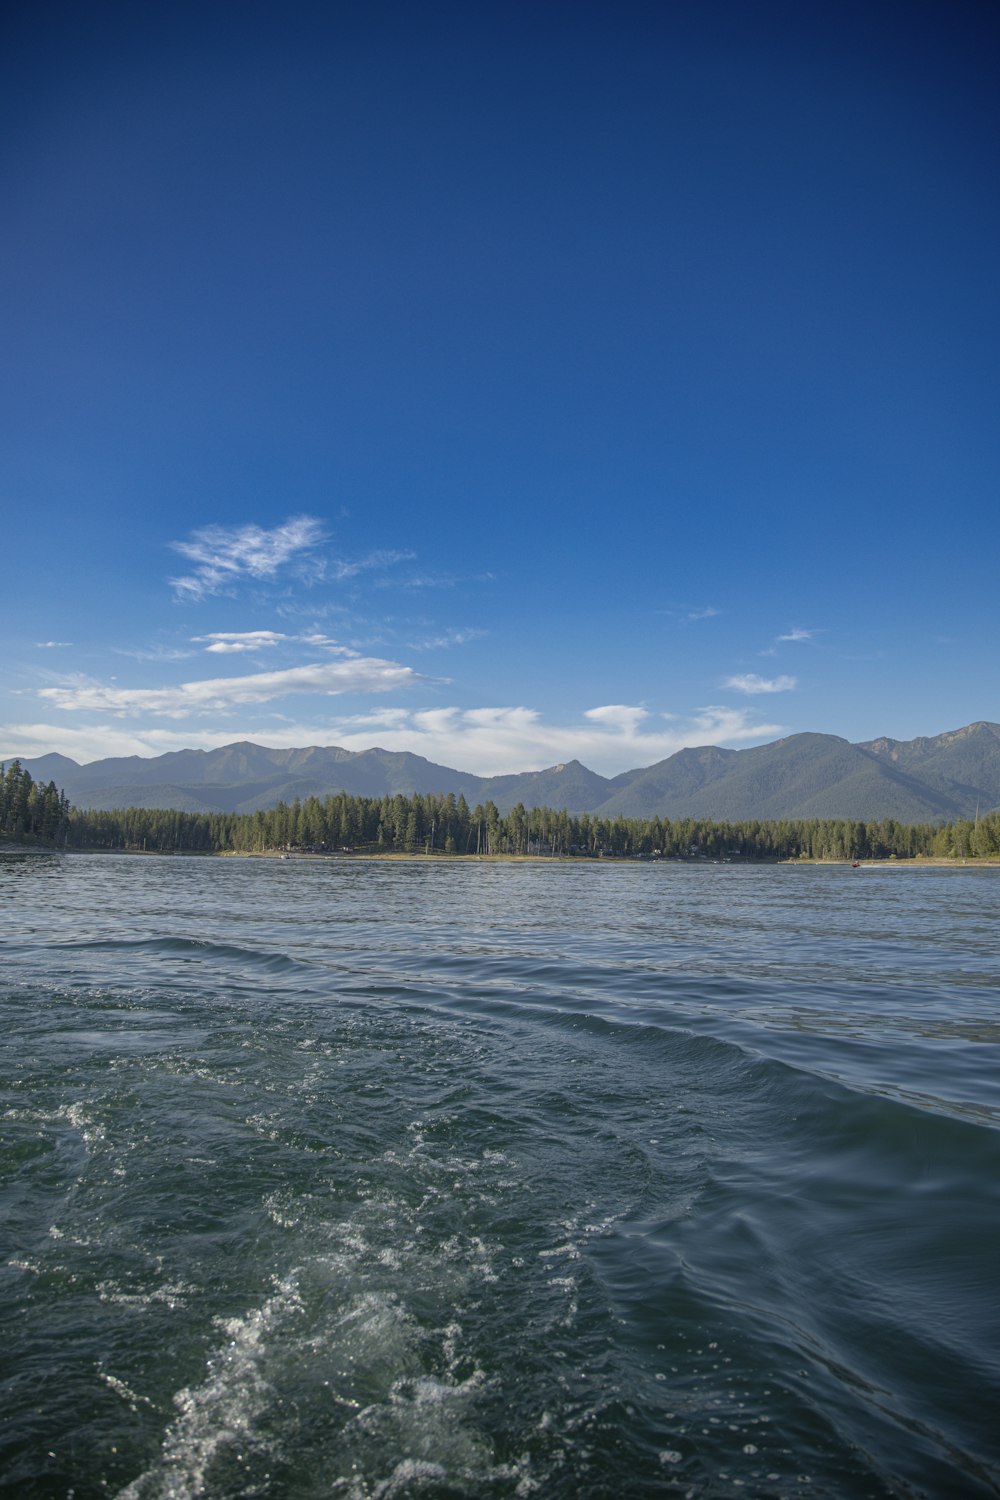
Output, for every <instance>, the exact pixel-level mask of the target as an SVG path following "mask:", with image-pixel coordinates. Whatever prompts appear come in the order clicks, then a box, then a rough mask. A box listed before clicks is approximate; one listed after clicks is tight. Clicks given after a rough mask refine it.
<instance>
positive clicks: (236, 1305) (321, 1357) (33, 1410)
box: [0, 854, 1000, 1500]
mask: <svg viewBox="0 0 1000 1500" xmlns="http://www.w3.org/2000/svg"><path fill="white" fill-rule="evenodd" d="M998 915H1000V870H980V869H948V870H914V871H910V870H906V871H902V870H890V869H887V870H878V869H875V870H850V869H848V868H846V867H839V868H838V867H812V868H802V869H799V868H791V867H781V866H779V867H761V868H740V867H736V866H695V865H634V864H612V863H609V862H605V863H593V864H591V863H577V864H573V863H566V864H561V863H544V862H535V863H526V864H492V863H474V862H471V861H470V862H468V863H453V862H447V863H446V862H442V863H439V864H434V863H426V862H417V861H413V862H404V863H396V862H374V861H372V862H362V861H357V862H351V861H349V860H343V861H333V860H330V861H321V860H313V861H307V860H301V861H297V860H290V861H276V860H264V859H228V860H227V859H197V858H184V857H174V858H162V859H156V858H148V859H143V858H141V857H129V856H125V855H122V856H115V855H101V856H88V855H69V856H45V855H16V854H7V855H4V856H0V960H2V973H0V1005H2V1029H0V1043H2V1050H3V1067H2V1079H0V1082H2V1089H3V1097H2V1113H3V1126H4V1149H3V1157H2V1164H3V1176H2V1189H0V1210H2V1219H3V1224H4V1229H3V1252H4V1253H3V1266H2V1272H0V1276H2V1281H0V1332H2V1347H0V1379H2V1387H0V1401H2V1405H0V1413H2V1438H0V1488H2V1490H3V1493H5V1494H10V1495H16V1496H18V1497H22V1496H23V1497H28V1500H33V1497H53V1500H54V1497H60V1500H62V1497H69V1496H72V1497H75V1500H89V1497H97V1496H102V1497H105V1496H115V1495H117V1496H119V1497H122V1500H166V1497H173V1500H188V1497H194V1496H208V1497H211V1500H217V1497H218V1500H230V1497H237V1496H241V1497H242V1496H260V1497H273V1500H286V1497H288V1500H292V1497H294V1500H299V1497H302V1500H305V1497H309V1500H319V1497H324V1500H325V1497H343V1500H369V1497H383V1500H389V1497H394V1500H401V1497H411V1496H413V1497H421V1500H437V1497H464V1496H474V1497H507V1496H510V1497H513V1496H531V1495H534V1496H538V1497H539V1500H550V1497H556V1500H578V1497H582V1500H597V1497H609V1500H610V1497H616V1500H617V1497H625V1500H628V1497H633V1496H634V1497H640V1496H660V1495H669V1494H672V1493H677V1494H679V1495H685V1496H691V1497H709V1496H711V1497H716V1496H742V1497H751V1496H768V1497H781V1500H785V1497H793V1496H794V1497H805V1496H812V1497H816V1496H848V1497H854V1496H857V1497H867V1496H871V1497H882V1496H888V1495H892V1496H928V1497H937V1496H941V1497H945V1496H947V1497H954V1496H996V1495H997V1494H998V1493H1000V1420H998V1395H1000V1244H998V1239H1000V1234H998V1229H1000V1214H998V1209H1000V1134H998V1124H1000V938H998V926H1000V924H998Z"/></svg>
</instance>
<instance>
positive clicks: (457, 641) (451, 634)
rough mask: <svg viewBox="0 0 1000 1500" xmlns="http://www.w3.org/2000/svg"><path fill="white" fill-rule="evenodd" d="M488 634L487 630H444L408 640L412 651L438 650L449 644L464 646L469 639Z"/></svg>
mask: <svg viewBox="0 0 1000 1500" xmlns="http://www.w3.org/2000/svg"><path fill="white" fill-rule="evenodd" d="M485 634H486V631H485V630H474V629H471V628H470V629H464V630H442V631H440V632H439V633H438V634H437V635H428V636H423V637H421V638H418V639H417V640H413V641H407V643H406V644H407V646H408V647H409V649H410V650H411V651H438V650H446V649H447V648H448V647H449V646H464V645H465V644H466V643H467V642H468V641H478V640H480V639H481V638H482V637H483V636H484V635H485Z"/></svg>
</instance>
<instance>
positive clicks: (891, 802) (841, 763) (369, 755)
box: [7, 721, 1000, 823]
mask: <svg viewBox="0 0 1000 1500" xmlns="http://www.w3.org/2000/svg"><path fill="white" fill-rule="evenodd" d="M11 758H12V757H7V760H8V761H9V760H10V759H11ZM21 764H22V765H23V766H24V767H25V769H26V770H27V771H29V772H30V773H31V775H32V777H33V778H34V779H35V780H36V781H41V782H49V781H54V782H55V783H56V785H57V786H58V787H59V788H60V789H61V790H62V791H64V792H65V793H66V795H67V796H68V797H69V799H70V801H71V802H73V803H74V804H75V805H76V806H77V807H83V808H114V807H170V808H177V809H179V810H181V811H184V812H240V813H243V812H254V811H256V810H257V809H258V808H268V807H273V806H274V804H275V803H276V802H282V801H283V802H291V801H293V800H294V798H296V797H299V798H301V799H303V800H304V799H305V798H306V797H320V798H323V797H327V796H329V795H330V794H331V793H334V792H341V791H342V792H348V793H350V794H352V795H354V796H364V797H383V796H394V795H395V794H396V793H397V792H399V793H402V794H403V795H404V796H409V795H411V794H412V793H414V792H435V793H443V794H447V793H448V792H454V794H455V795H456V796H458V795H459V794H460V793H461V794H463V795H464V796H465V798H466V800H467V801H468V802H469V804H470V805H475V804H476V803H477V802H485V801H486V800H487V799H488V798H490V799H492V800H493V802H495V803H496V805H497V807H498V808H499V809H500V811H501V812H507V811H509V810H510V808H512V807H514V806H515V805H516V804H517V803H518V802H522V803H523V804H524V805H525V806H526V807H552V808H565V809H566V810H567V811H568V812H572V813H592V814H596V815H598V816H601V817H614V816H615V815H617V814H621V815H622V816H625V817H640V818H652V817H656V816H659V817H669V818H681V817H692V818H713V819H718V820H726V819H730V820H734V819H747V818H759V819H781V818H855V819H858V818H860V819H863V820H865V821H868V820H869V819H873V818H887V817H891V818H896V819H897V820H898V821H900V822H910V823H915V822H939V821H942V820H947V819H950V818H957V817H966V818H968V817H973V816H975V814H976V812H977V810H978V811H980V812H984V813H985V812H989V811H991V810H993V809H995V808H997V807H1000V724H991V723H986V722H984V721H980V722H978V723H975V724H967V725H966V726H965V727H964V728H962V729H955V730H952V731H950V732H949V733H946V734H938V735H933V736H930V737H922V738H920V739H914V740H893V739H877V740H868V741H865V742H863V743H860V744H856V745H854V744H851V743H849V741H847V740H844V739H840V738H839V737H838V736H837V735H832V734H793V735H789V736H788V737H787V738H785V739H780V740H775V741H774V742H773V743H771V744H769V745H755V746H754V747H753V748H751V749H748V750H723V749H719V748H718V747H717V746H714V745H706V746H702V747H699V748H696V749H687V750H679V751H678V752H677V754H676V755H671V756H668V758H667V759H666V760H661V761H658V762H657V763H656V764H655V765H652V766H645V767H642V768H640V769H638V770H635V771H623V772H622V774H621V775H620V776H613V777H605V776H599V775H598V774H597V773H596V772H595V771H590V770H588V769H587V767H586V766H584V765H581V764H580V762H579V761H577V760H573V761H569V762H568V763H567V764H565V765H558V766H550V767H549V768H548V769H547V770H544V771H524V772H521V773H519V774H515V775H510V776H474V775H472V774H471V773H468V772H463V771H456V770H452V769H450V768H449V767H447V766H438V765H434V764H433V762H431V761H429V760H425V759H424V758H423V756H420V755H413V754H410V753H409V752H408V751H396V750H380V749H371V750H342V749H340V748H338V747H337V746H333V745H330V746H322V745H311V746H309V747H308V748H306V749H302V750H270V749H267V748H266V747H265V746H263V745H255V744H252V743H250V742H249V741H241V742H239V743H236V744H233V745H224V746H222V747H221V749H218V750H175V751H171V752H170V753H168V754H166V755H158V756H153V757H151V758H145V757H142V756H138V755H131V756H124V757H112V758H110V759H108V760H96V761H91V762H90V763H89V764H87V765H78V764H77V762H76V761H75V760H70V759H69V758H68V757H67V756H65V755H56V754H52V755H43V756H40V757H38V758H37V759H34V760H31V759H25V760H22V761H21Z"/></svg>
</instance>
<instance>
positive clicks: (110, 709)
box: [39, 656, 428, 719]
mask: <svg viewBox="0 0 1000 1500" xmlns="http://www.w3.org/2000/svg"><path fill="white" fill-rule="evenodd" d="M427 681H428V679H427V678H426V677H423V676H421V674H420V673H418V672H414V671H413V669H412V668H411V667H404V666H401V665H400V663H399V662H394V661H384V660H381V659H380V658H378V657H361V656H359V657H354V658H351V659H349V660H346V661H327V662H311V663H308V664H307V665H305V666H300V667H288V668H286V669H285V670H284V671H276V672H253V673H249V674H247V675H246V676H242V677H211V678H205V679H202V680H199V681H194V682H182V683H179V684H178V685H177V686H176V687H164V688H122V687H115V686H111V685H109V684H106V683H101V682H95V681H92V680H90V679H88V678H75V679H72V680H70V681H69V682H67V683H64V684H63V685H61V686H59V687H46V688H40V689H39V696H40V697H42V698H45V699H46V700H47V701H48V702H50V703H51V704H53V705H54V706H55V707H56V708H61V709H64V710H68V711H70V712H74V713H79V712H89V713H101V712H105V713H112V714H115V715H117V716H122V715H125V714H155V715H162V716H165V717H168V718H175V719H176V718H183V717H185V716H186V715H188V714H191V713H209V712H219V711H226V710H228V709H232V708H235V707H238V706H240V705H243V704H248V703H270V702H272V701H273V700H274V699H276V698H286V697H288V696H289V695H291V694H293V693H322V694H324V695H327V696H332V695H339V694H342V693H388V692H392V691H393V690H394V689H396V688H407V687H411V686H413V685H414V684H416V683H418V682H427Z"/></svg>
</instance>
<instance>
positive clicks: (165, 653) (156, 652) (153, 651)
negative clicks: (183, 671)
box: [111, 646, 198, 661]
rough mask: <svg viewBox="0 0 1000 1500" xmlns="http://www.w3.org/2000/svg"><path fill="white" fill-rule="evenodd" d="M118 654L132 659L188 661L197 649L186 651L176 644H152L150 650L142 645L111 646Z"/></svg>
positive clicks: (195, 653)
mask: <svg viewBox="0 0 1000 1500" xmlns="http://www.w3.org/2000/svg"><path fill="white" fill-rule="evenodd" d="M111 649H112V650H113V651H114V654H115V655H116V656H127V657H129V659H130V660H131V661H188V660H189V659H190V658H191V657H192V656H196V655H197V654H198V653H197V652H196V651H184V650H182V649H181V648H180V647H176V646H150V647H149V648H148V650H142V649H141V648H140V647H127V646H113V647H112V648H111Z"/></svg>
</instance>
